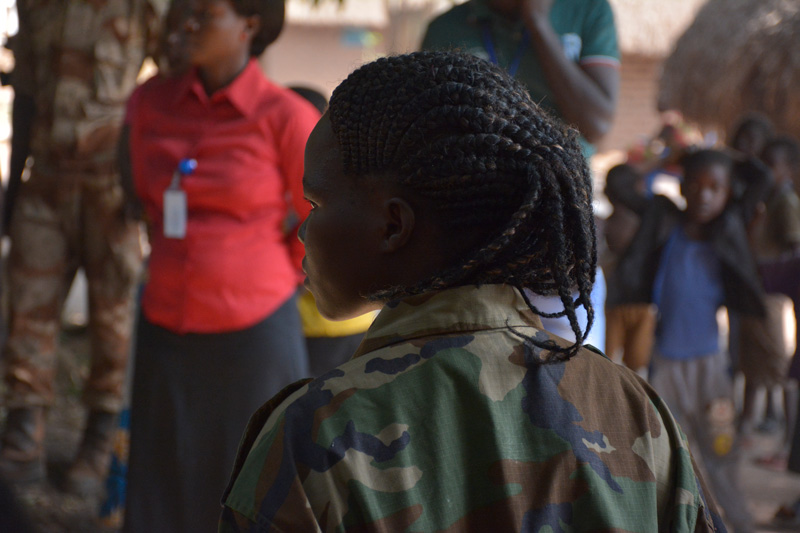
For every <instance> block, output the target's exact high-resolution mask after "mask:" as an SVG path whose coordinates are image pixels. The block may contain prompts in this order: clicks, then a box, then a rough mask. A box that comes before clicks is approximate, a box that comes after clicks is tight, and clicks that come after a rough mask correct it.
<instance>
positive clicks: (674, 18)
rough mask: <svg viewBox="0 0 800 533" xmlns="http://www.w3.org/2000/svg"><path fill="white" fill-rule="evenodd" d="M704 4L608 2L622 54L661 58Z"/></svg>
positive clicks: (692, 0)
mask: <svg viewBox="0 0 800 533" xmlns="http://www.w3.org/2000/svg"><path fill="white" fill-rule="evenodd" d="M705 1H706V0H610V3H611V7H612V8H613V9H614V17H615V18H616V23H617V33H618V35H619V47H620V50H621V51H622V52H623V53H628V54H637V55H644V56H652V57H665V56H667V54H669V53H670V52H671V51H672V47H673V45H674V44H675V41H676V40H677V39H678V37H679V36H680V35H681V34H682V33H683V32H684V30H686V28H687V27H688V26H689V24H691V22H692V20H694V17H695V15H696V14H697V11H698V9H700V7H701V6H702V5H703V4H704V3H705Z"/></svg>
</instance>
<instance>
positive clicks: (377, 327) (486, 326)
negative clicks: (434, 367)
mask: <svg viewBox="0 0 800 533" xmlns="http://www.w3.org/2000/svg"><path fill="white" fill-rule="evenodd" d="M509 326H510V327H512V328H518V327H534V328H536V329H540V330H541V329H542V322H541V320H540V319H539V317H538V316H537V315H536V314H534V313H533V311H531V309H530V307H528V304H527V303H526V302H525V299H524V298H523V297H522V295H521V294H520V292H519V291H518V290H517V289H515V288H514V287H512V286H510V285H482V286H480V287H476V286H474V285H469V286H465V287H457V288H454V289H447V290H443V291H436V292H429V293H425V294H421V295H417V296H411V297H409V298H405V299H403V300H399V301H396V302H390V303H388V304H386V305H385V306H384V307H383V309H381V312H380V313H379V314H378V316H377V318H376V319H375V321H374V322H373V323H372V326H371V327H370V328H369V330H368V331H367V334H366V336H365V337H364V341H363V342H362V343H361V346H359V348H358V350H357V351H356V353H355V355H354V356H353V357H359V356H361V355H364V354H366V353H369V352H372V351H375V350H378V349H380V348H385V347H387V346H390V345H392V344H397V343H402V342H408V341H409V340H411V339H415V338H419V337H429V336H432V335H441V334H451V333H459V332H474V331H482V330H490V329H501V328H502V329H505V328H507V327H509Z"/></svg>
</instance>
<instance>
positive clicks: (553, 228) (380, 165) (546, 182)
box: [329, 52, 597, 361]
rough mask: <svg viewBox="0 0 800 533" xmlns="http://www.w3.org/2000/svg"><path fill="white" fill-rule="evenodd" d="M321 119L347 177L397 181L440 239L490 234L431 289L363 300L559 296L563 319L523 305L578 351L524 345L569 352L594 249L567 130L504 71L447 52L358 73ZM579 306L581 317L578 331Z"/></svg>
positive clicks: (578, 155) (585, 178)
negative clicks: (450, 293)
mask: <svg viewBox="0 0 800 533" xmlns="http://www.w3.org/2000/svg"><path fill="white" fill-rule="evenodd" d="M329 116H330V120H331V124H332V127H333V133H334V136H335V137H336V139H337V141H338V143H339V148H340V151H341V154H342V163H343V167H344V170H345V172H346V173H347V174H349V175H351V176H353V177H354V178H355V179H359V177H362V176H375V177H379V178H386V179H394V180H397V182H398V184H399V185H401V186H402V187H403V188H405V189H406V190H409V191H411V192H413V193H414V194H415V195H418V196H419V197H420V198H424V199H427V200H430V201H431V202H432V203H433V205H436V206H437V208H438V209H439V210H440V213H441V220H442V224H443V225H444V227H445V229H446V230H449V231H451V232H469V230H471V229H474V230H477V231H476V235H484V234H486V235H491V236H490V237H489V238H488V239H487V240H486V241H485V242H480V243H476V245H475V247H474V248H473V249H472V250H471V252H470V253H469V254H468V255H467V256H466V257H465V259H464V260H463V262H460V263H459V264H456V265H453V266H452V267H450V268H448V269H446V270H444V271H442V272H439V273H437V274H436V275H434V276H432V277H431V278H429V279H425V280H422V281H420V282H419V283H417V284H416V285H414V286H411V287H386V288H382V289H381V290H378V291H376V292H375V293H374V294H370V295H366V296H368V297H370V298H372V299H378V300H392V299H397V298H402V297H406V296H410V295H414V294H420V293H423V292H426V291H430V290H439V289H445V288H450V287H457V286H462V285H471V284H477V285H480V284H489V283H505V284H510V285H514V286H516V287H518V288H519V289H521V290H522V289H529V290H531V291H533V292H535V293H537V294H543V295H557V296H558V297H559V298H560V300H561V302H562V303H563V305H564V310H563V311H562V312H560V313H554V314H546V313H543V312H541V311H540V310H538V309H536V307H535V306H533V305H532V304H531V303H530V301H529V300H527V298H526V301H527V302H528V305H529V306H530V307H531V309H532V310H533V311H534V312H535V313H537V314H539V315H542V316H566V317H567V319H568V320H569V323H570V327H571V329H572V331H573V332H574V333H575V338H576V342H575V343H574V344H573V345H571V346H567V347H560V346H556V345H555V344H554V343H550V342H542V341H538V340H536V339H534V338H530V337H526V339H527V341H529V342H530V343H532V344H534V345H536V346H538V347H540V348H544V349H547V350H549V351H550V352H551V356H550V357H549V358H548V359H547V360H548V361H557V360H565V359H568V358H569V357H571V356H572V355H574V354H575V353H576V352H577V351H578V349H579V348H580V346H581V345H582V343H583V341H584V340H585V338H586V335H587V334H588V331H589V329H590V328H591V324H592V322H593V319H594V310H593V308H592V304H591V300H590V293H591V291H592V285H593V283H594V276H595V265H596V263H597V250H596V248H597V247H596V241H595V232H594V218H593V214H592V204H591V196H592V184H591V179H590V175H589V171H588V168H587V166H586V161H585V159H584V158H583V155H582V152H581V148H580V145H579V143H578V140H577V133H576V132H575V131H574V130H572V129H568V128H565V127H564V126H562V125H561V124H560V123H558V122H556V121H554V120H553V119H552V118H550V117H549V116H548V115H547V114H546V113H545V112H544V111H542V109H540V108H539V107H538V106H537V105H536V104H534V103H533V102H532V101H531V99H530V97H529V95H528V92H527V90H526V89H525V87H523V86H522V85H521V84H520V83H518V82H517V81H515V80H514V79H512V78H511V77H510V76H508V75H507V74H506V73H505V72H504V71H503V70H501V69H499V68H497V67H495V66H493V65H491V64H490V63H488V62H486V61H483V60H480V59H477V58H475V57H472V56H469V55H466V54H458V53H452V52H417V53H413V54H408V55H402V56H396V57H388V58H382V59H379V60H377V61H375V62H373V63H370V64H367V65H365V66H363V67H361V68H359V69H358V70H356V71H355V72H353V73H352V74H351V75H350V76H349V77H348V78H347V79H346V80H345V81H344V82H342V84H341V85H339V87H338V88H337V89H336V90H335V91H334V93H333V95H332V97H331V101H330V107H329ZM467 234H469V233H467ZM574 292H577V298H574V297H573V293H574ZM523 294H524V291H523ZM578 306H583V307H584V308H585V309H586V313H587V318H588V323H587V325H586V328H585V329H582V328H581V326H580V324H579V322H578V318H577V314H576V309H577V307H578Z"/></svg>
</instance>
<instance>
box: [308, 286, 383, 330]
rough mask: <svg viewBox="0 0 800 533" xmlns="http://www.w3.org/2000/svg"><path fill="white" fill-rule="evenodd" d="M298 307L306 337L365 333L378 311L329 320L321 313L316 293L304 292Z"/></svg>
mask: <svg viewBox="0 0 800 533" xmlns="http://www.w3.org/2000/svg"><path fill="white" fill-rule="evenodd" d="M297 309H298V310H299V311H300V319H301V320H302V322H303V334H304V335H305V336H306V337H346V336H348V335H355V334H357V333H364V332H365V331H367V330H368V329H369V326H370V324H372V320H373V319H374V318H375V315H376V313H367V314H366V315H361V316H359V317H356V318H351V319H349V320H340V321H336V322H334V321H332V320H327V319H325V318H323V317H322V315H320V314H319V311H318V310H317V304H316V302H315V301H314V295H312V294H311V293H310V292H306V293H304V294H303V295H302V296H300V298H299V299H298V300H297Z"/></svg>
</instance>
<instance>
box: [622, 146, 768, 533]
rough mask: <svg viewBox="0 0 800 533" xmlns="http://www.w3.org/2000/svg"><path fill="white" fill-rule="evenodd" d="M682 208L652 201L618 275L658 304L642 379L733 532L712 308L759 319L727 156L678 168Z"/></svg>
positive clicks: (711, 154)
mask: <svg viewBox="0 0 800 533" xmlns="http://www.w3.org/2000/svg"><path fill="white" fill-rule="evenodd" d="M683 167H684V181H683V183H682V185H681V192H682V194H683V196H684V197H685V198H686V204H687V207H686V211H683V212H681V211H679V210H678V209H677V208H676V207H675V206H674V205H673V204H672V203H671V202H669V201H668V200H666V199H665V198H658V197H657V198H656V200H659V201H658V202H654V204H653V205H652V206H651V208H650V209H649V210H648V211H646V212H645V214H644V216H643V218H642V223H641V226H640V228H639V231H638V232H637V234H636V236H635V237H634V239H633V241H632V243H631V246H630V247H629V249H628V251H627V252H626V254H625V256H624V257H623V258H622V260H621V262H620V265H619V267H618V269H619V270H618V274H619V275H622V276H623V277H624V279H626V282H627V283H628V287H627V293H626V296H627V297H628V298H630V299H631V300H632V301H639V302H653V303H655V304H656V305H657V306H658V309H659V319H658V325H657V329H656V337H655V350H654V353H653V360H652V364H651V375H650V381H651V383H652V384H653V387H654V388H655V389H656V390H657V391H658V392H659V394H661V395H662V396H663V397H664V399H665V400H666V402H667V404H668V405H669V406H670V409H671V410H672V411H673V412H674V413H675V417H676V418H677V419H678V421H679V423H680V424H681V427H682V428H683V430H684V431H685V432H686V433H687V436H688V437H689V441H690V442H691V443H693V447H694V450H695V453H697V455H698V456H699V459H700V460H701V461H702V463H703V464H704V465H705V469H706V472H707V475H708V479H709V484H710V485H711V488H712V491H713V492H714V495H715V497H716V499H717V501H718V503H719V504H720V506H721V507H722V509H723V510H724V512H725V515H726V517H727V520H728V521H729V523H730V524H731V525H732V526H733V529H734V531H749V530H750V528H751V518H750V515H749V513H748V511H747V507H746V504H745V502H744V499H743V498H742V494H741V491H740V490H739V486H738V481H737V468H738V454H737V451H736V446H735V443H734V441H733V437H734V427H735V426H734V417H735V410H734V406H733V400H732V380H731V376H730V373H729V366H730V365H729V360H728V357H727V355H726V354H725V353H724V352H723V351H722V350H721V348H720V346H719V331H718V329H717V321H716V314H717V310H718V309H719V308H720V307H721V306H723V305H724V306H726V307H728V308H731V309H735V310H737V311H739V312H740V313H742V314H763V303H762V298H761V291H760V288H759V283H758V277H757V272H756V268H755V263H754V261H753V260H752V257H751V253H750V251H749V248H748V243H747V236H746V231H745V227H744V223H743V221H742V219H741V216H740V214H739V213H738V212H736V211H735V210H734V209H732V208H729V200H730V198H731V170H732V168H733V162H732V160H731V159H730V158H729V157H728V156H727V155H725V154H724V153H722V152H718V151H713V150H701V151H699V152H696V153H694V154H691V155H689V156H687V157H686V158H685V160H684V163H683Z"/></svg>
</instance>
